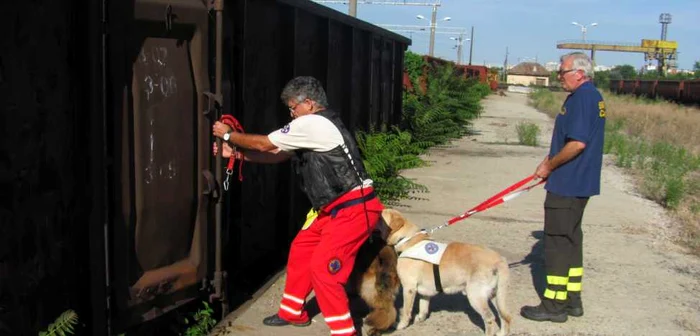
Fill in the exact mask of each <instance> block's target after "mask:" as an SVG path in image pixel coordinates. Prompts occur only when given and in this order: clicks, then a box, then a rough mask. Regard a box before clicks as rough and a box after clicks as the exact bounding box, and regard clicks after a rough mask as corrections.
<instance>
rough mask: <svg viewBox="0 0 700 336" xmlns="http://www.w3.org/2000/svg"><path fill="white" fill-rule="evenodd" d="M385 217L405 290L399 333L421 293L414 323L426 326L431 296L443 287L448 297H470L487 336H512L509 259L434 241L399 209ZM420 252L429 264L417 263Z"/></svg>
mask: <svg viewBox="0 0 700 336" xmlns="http://www.w3.org/2000/svg"><path fill="white" fill-rule="evenodd" d="M382 217H383V219H384V221H385V222H386V224H387V226H388V227H389V229H390V232H389V234H388V237H387V240H386V241H387V245H391V246H394V249H395V250H396V252H397V253H399V255H400V257H399V260H398V262H397V266H396V267H397V272H398V275H399V280H400V281H401V285H402V287H403V308H402V310H401V313H400V318H399V323H398V325H397V327H396V329H398V330H400V329H404V328H406V327H407V326H408V324H409V322H410V320H411V312H412V311H413V301H414V300H415V297H416V294H418V295H419V311H418V315H417V316H416V319H415V322H421V321H424V320H425V319H426V318H427V317H428V310H429V309H428V305H429V302H430V298H431V297H432V296H435V295H436V294H438V292H439V291H440V289H442V292H444V293H446V294H456V293H462V294H464V295H466V296H467V298H468V299H469V303H470V304H471V306H472V308H474V310H475V311H476V312H477V313H479V315H481V318H482V319H483V320H484V325H485V333H486V335H489V336H491V335H499V336H504V335H508V332H509V329H510V323H511V315H510V313H509V312H508V310H507V307H506V289H507V285H508V276H509V270H508V263H507V261H506V259H505V258H504V257H502V256H501V255H499V254H498V253H497V252H495V251H493V250H490V249H488V248H486V247H482V246H477V245H471V244H465V243H458V242H452V243H447V244H444V243H439V242H434V241H432V240H431V239H430V237H429V235H428V234H427V232H425V231H422V230H421V229H420V228H419V227H418V226H416V225H415V224H413V223H411V222H410V221H409V220H407V219H406V218H405V217H404V216H403V215H402V214H401V213H400V212H399V211H397V210H394V209H386V210H384V212H383V213H382ZM424 251H425V252H424ZM421 254H422V255H423V256H422V257H424V258H425V259H427V260H428V261H424V260H420V259H416V258H418V257H421ZM436 256H437V259H436ZM431 258H432V259H431ZM433 265H436V266H435V268H436V270H434V269H433V268H434V266H433ZM436 273H437V274H436ZM494 297H495V298H496V300H495V302H494V303H495V306H496V308H497V310H498V313H499V315H500V319H501V328H500V330H498V333H496V330H497V329H498V326H497V325H496V319H495V316H494V314H493V313H492V312H491V309H490V307H489V301H490V300H491V299H493V298H494Z"/></svg>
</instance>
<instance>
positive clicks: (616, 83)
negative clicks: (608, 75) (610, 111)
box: [609, 79, 622, 93]
mask: <svg viewBox="0 0 700 336" xmlns="http://www.w3.org/2000/svg"><path fill="white" fill-rule="evenodd" d="M609 87H610V91H611V92H613V93H620V91H621V90H622V79H611V80H610V86H609Z"/></svg>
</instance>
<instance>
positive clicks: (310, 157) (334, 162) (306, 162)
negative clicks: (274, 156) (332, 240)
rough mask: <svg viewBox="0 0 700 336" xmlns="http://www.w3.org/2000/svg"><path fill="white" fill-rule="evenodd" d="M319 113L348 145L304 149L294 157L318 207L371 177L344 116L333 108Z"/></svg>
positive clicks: (306, 189) (302, 181) (308, 193)
mask: <svg viewBox="0 0 700 336" xmlns="http://www.w3.org/2000/svg"><path fill="white" fill-rule="evenodd" d="M315 114H316V115H318V116H322V117H324V118H326V119H328V120H330V121H331V122H332V123H333V125H335V127H337V128H338V130H339V131H340V134H341V135H342V136H343V141H344V142H345V145H344V146H338V147H335V148H333V149H331V150H329V151H327V152H314V151H311V150H306V149H300V150H297V151H296V156H294V157H293V158H292V163H293V165H294V171H295V172H296V174H297V178H298V179H299V182H300V185H301V190H303V191H304V193H306V196H307V197H308V198H309V200H310V201H311V205H312V206H313V207H314V209H317V210H318V209H321V208H323V207H324V206H326V205H328V204H329V203H331V202H332V201H334V200H335V199H337V198H338V197H340V196H342V195H343V194H345V193H347V192H348V191H350V190H351V189H353V188H355V187H358V186H360V185H361V184H362V181H363V180H365V179H366V178H367V173H366V172H365V166H364V165H363V164H362V159H361V157H360V151H359V149H358V148H357V143H356V142H355V138H354V137H353V135H352V134H350V132H349V131H348V130H347V129H346V128H345V125H343V122H342V121H341V120H340V117H339V116H338V115H337V114H336V113H335V112H334V111H332V110H329V109H327V110H323V111H320V112H316V113H315Z"/></svg>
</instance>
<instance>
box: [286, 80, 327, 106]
mask: <svg viewBox="0 0 700 336" xmlns="http://www.w3.org/2000/svg"><path fill="white" fill-rule="evenodd" d="M280 98H281V99H282V103H283V104H287V103H288V102H289V101H290V100H294V101H296V102H298V103H301V102H302V101H304V99H307V98H308V99H311V100H313V101H315V102H316V103H317V104H318V105H321V106H322V107H328V100H327V98H326V91H324V90H323V84H321V82H320V81H319V80H318V79H316V78H313V77H310V76H300V77H296V78H294V79H292V80H290V81H289V82H288V83H287V84H286V85H285V86H284V89H282V94H281V95H280Z"/></svg>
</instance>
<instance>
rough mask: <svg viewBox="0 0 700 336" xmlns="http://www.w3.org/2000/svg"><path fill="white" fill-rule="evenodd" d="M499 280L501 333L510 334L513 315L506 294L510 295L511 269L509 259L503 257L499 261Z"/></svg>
mask: <svg viewBox="0 0 700 336" xmlns="http://www.w3.org/2000/svg"><path fill="white" fill-rule="evenodd" d="M497 276H498V282H497V284H496V308H498V314H499V316H500V318H501V330H500V332H499V333H498V334H499V335H508V333H509V331H510V322H511V320H512V316H511V315H510V312H509V311H508V306H507V305H506V296H507V295H508V278H509V277H510V270H509V269H508V261H507V260H506V258H504V257H501V262H499V263H498V275H497Z"/></svg>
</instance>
